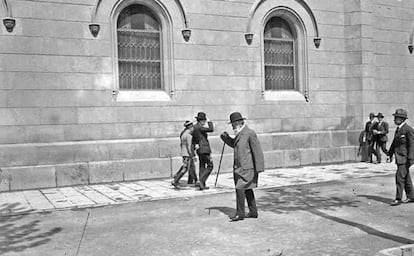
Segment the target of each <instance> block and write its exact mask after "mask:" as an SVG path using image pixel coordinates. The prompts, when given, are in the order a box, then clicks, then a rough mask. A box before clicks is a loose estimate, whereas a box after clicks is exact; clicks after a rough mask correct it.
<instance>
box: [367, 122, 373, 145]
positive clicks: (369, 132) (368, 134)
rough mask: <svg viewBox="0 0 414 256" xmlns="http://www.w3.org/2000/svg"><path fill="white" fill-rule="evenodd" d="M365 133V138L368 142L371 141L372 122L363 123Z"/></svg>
mask: <svg viewBox="0 0 414 256" xmlns="http://www.w3.org/2000/svg"><path fill="white" fill-rule="evenodd" d="M365 132H366V138H367V140H368V141H371V140H372V139H373V135H372V122H371V121H368V122H366V123H365Z"/></svg>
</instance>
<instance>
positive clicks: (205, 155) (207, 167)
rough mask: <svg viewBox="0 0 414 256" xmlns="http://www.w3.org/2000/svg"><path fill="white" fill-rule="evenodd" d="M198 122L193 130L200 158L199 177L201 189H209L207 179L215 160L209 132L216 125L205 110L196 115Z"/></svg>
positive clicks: (194, 142) (194, 144)
mask: <svg viewBox="0 0 414 256" xmlns="http://www.w3.org/2000/svg"><path fill="white" fill-rule="evenodd" d="M195 118H196V120H197V124H196V125H194V131H193V146H194V147H195V148H196V152H197V155H198V158H199V167H200V170H199V174H198V175H199V178H200V190H204V189H208V187H207V186H206V181H207V179H208V176H209V175H210V173H211V171H212V170H213V161H212V159H211V155H210V154H211V148H210V143H209V142H208V135H207V133H208V132H213V131H214V127H213V123H212V122H211V121H208V120H207V117H206V114H205V113H204V112H199V113H198V114H197V116H196V117H195Z"/></svg>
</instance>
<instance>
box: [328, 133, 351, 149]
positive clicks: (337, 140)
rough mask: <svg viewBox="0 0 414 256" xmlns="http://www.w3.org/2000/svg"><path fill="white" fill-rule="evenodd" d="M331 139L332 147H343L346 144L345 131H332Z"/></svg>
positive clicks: (346, 134) (346, 136)
mask: <svg viewBox="0 0 414 256" xmlns="http://www.w3.org/2000/svg"><path fill="white" fill-rule="evenodd" d="M331 138H332V146H333V147H344V146H346V145H347V144H348V141H347V140H348V133H347V132H346V131H332V132H331Z"/></svg>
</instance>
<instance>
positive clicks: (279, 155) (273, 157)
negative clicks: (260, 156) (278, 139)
mask: <svg viewBox="0 0 414 256" xmlns="http://www.w3.org/2000/svg"><path fill="white" fill-rule="evenodd" d="M264 161H265V168H266V169H272V168H279V167H283V166H284V164H285V161H284V151H281V150H277V151H267V152H264Z"/></svg>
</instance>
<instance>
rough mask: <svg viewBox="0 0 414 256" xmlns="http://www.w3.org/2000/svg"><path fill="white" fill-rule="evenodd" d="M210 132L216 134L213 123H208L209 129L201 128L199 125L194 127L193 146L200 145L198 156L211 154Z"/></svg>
mask: <svg viewBox="0 0 414 256" xmlns="http://www.w3.org/2000/svg"><path fill="white" fill-rule="evenodd" d="M208 132H214V126H213V123H212V122H208V127H204V126H201V125H200V124H199V123H197V124H196V125H194V131H193V145H195V144H198V146H199V147H200V148H199V149H198V150H197V154H210V153H211V148H210V143H209V142H208V135H207V133H208Z"/></svg>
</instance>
